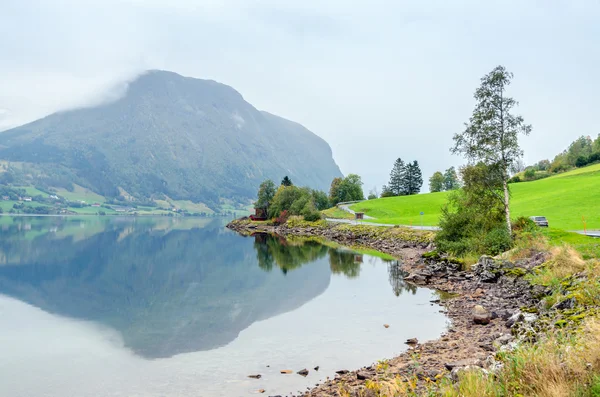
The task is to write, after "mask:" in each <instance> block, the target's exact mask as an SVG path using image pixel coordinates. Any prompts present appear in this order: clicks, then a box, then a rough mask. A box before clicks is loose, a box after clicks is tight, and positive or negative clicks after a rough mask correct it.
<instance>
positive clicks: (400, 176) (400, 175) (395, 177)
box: [387, 158, 407, 196]
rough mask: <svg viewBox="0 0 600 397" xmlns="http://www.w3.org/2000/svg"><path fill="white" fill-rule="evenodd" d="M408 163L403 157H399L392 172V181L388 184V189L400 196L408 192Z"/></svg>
mask: <svg viewBox="0 0 600 397" xmlns="http://www.w3.org/2000/svg"><path fill="white" fill-rule="evenodd" d="M406 171H407V170H406V164H404V161H403V160H402V159H401V158H397V159H396V161H395V162H394V166H393V167H392V171H391V172H390V181H389V182H388V184H387V189H388V190H389V191H390V192H391V193H392V194H393V195H394V196H400V195H403V194H406V188H405V186H404V183H405V182H404V181H405V179H406Z"/></svg>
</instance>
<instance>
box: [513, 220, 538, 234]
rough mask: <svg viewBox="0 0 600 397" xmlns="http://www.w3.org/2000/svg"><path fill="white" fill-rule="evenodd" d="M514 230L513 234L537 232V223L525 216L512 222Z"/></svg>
mask: <svg viewBox="0 0 600 397" xmlns="http://www.w3.org/2000/svg"><path fill="white" fill-rule="evenodd" d="M512 230H513V233H515V234H519V233H522V232H535V231H536V230H537V227H536V225H535V222H534V221H532V220H531V219H529V218H527V217H524V216H520V217H518V218H517V219H516V220H514V221H513V222H512Z"/></svg>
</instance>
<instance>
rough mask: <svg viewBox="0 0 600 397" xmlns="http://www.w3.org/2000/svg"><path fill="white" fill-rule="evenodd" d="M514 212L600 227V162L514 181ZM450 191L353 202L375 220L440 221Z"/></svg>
mask: <svg viewBox="0 0 600 397" xmlns="http://www.w3.org/2000/svg"><path fill="white" fill-rule="evenodd" d="M510 189H511V211H512V212H511V215H512V217H513V218H517V217H519V216H532V215H542V216H546V217H547V218H548V221H549V222H550V226H551V227H554V228H558V229H564V230H582V229H583V222H582V217H584V218H585V220H586V225H587V228H588V229H600V164H596V165H592V166H588V167H584V168H578V169H576V170H573V171H570V172H565V173H564V174H559V175H556V176H553V177H550V178H546V179H540V180H537V181H533V182H521V183H515V184H511V185H510ZM447 196H448V193H446V192H442V193H426V194H418V195H414V196H401V197H389V198H383V199H376V200H368V201H363V202H361V203H358V204H355V205H353V206H351V208H352V209H353V210H354V211H360V212H364V213H366V214H367V215H369V216H372V217H374V218H376V219H373V220H370V221H371V222H378V223H389V224H397V225H410V224H413V225H419V224H420V222H421V219H420V218H421V216H420V215H419V213H420V212H421V211H422V212H424V215H423V217H422V218H423V225H427V226H433V225H437V223H438V221H439V217H440V213H441V207H442V206H443V205H444V203H445V202H446V199H447Z"/></svg>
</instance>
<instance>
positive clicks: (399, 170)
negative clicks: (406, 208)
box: [381, 158, 423, 197]
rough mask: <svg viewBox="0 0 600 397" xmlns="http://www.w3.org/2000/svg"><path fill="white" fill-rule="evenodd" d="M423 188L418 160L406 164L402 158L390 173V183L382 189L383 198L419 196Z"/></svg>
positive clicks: (397, 160)
mask: <svg viewBox="0 0 600 397" xmlns="http://www.w3.org/2000/svg"><path fill="white" fill-rule="evenodd" d="M421 186H423V174H422V173H421V168H420V167H419V163H418V162H417V160H415V161H413V162H412V163H410V162H409V163H404V161H402V159H401V158H398V159H396V161H395V162H394V167H393V168H392V171H391V172H390V181H389V182H388V184H387V185H384V186H383V188H382V192H381V197H392V196H408V195H411V194H417V193H419V192H420V191H421Z"/></svg>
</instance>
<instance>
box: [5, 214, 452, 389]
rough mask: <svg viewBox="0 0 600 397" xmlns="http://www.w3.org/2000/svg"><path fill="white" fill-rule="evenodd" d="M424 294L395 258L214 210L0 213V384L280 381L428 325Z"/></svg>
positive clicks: (292, 381)
mask: <svg viewBox="0 0 600 397" xmlns="http://www.w3.org/2000/svg"><path fill="white" fill-rule="evenodd" d="M431 299H432V292H431V291H430V290H427V289H417V288H414V287H411V286H409V285H406V284H405V283H404V282H403V280H402V274H401V272H400V270H399V268H398V263H397V262H396V261H388V262H386V261H383V260H381V259H378V258H375V257H371V256H367V255H357V254H355V253H353V252H350V251H348V250H335V249H330V248H328V247H325V246H323V245H319V244H316V243H310V244H304V245H302V244H299V243H295V242H293V241H285V240H283V239H278V238H273V237H270V236H265V235H257V236H254V237H241V236H238V235H237V234H235V233H233V232H231V231H228V230H227V229H225V228H224V227H223V222H222V221H221V220H209V219H175V218H113V217H87V218H59V217H41V218H36V217H18V218H10V217H0V352H1V353H0V395H1V396H13V397H17V396H28V397H29V396H36V397H37V396H57V397H68V396H74V397H75V396H77V397H81V396H94V397H97V396H207V397H211V396H246V395H252V394H256V393H257V390H258V389H266V393H265V395H273V394H289V393H290V392H296V391H298V390H304V389H306V387H307V386H311V385H314V384H315V383H317V382H319V381H321V380H322V379H324V378H325V377H326V376H332V375H333V373H334V371H336V370H338V369H342V368H346V369H354V368H358V367H360V366H363V365H368V364H371V363H373V362H375V361H377V360H378V359H382V358H386V357H387V358H389V357H391V356H393V355H395V354H398V353H400V352H402V351H403V350H405V348H406V346H405V345H404V344H403V341H404V340H405V339H407V338H410V337H418V338H419V339H420V340H426V339H432V338H436V337H437V336H438V335H439V334H440V332H442V331H443V329H444V328H445V326H446V318H445V317H444V316H443V315H442V314H440V313H439V307H438V306H432V305H431V304H430V303H429V301H430V300H431ZM383 324H390V328H388V329H386V328H384V327H383ZM317 365H319V366H320V370H319V372H316V371H313V370H312V368H313V367H315V366H317ZM302 368H308V369H309V370H310V374H309V376H308V377H306V378H303V377H301V376H299V375H296V374H295V373H294V374H293V375H281V374H279V370H281V369H292V370H294V372H296V371H298V370H300V369H302ZM249 374H261V375H262V378H261V379H258V380H256V379H249V378H248V377H247V375H249Z"/></svg>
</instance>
